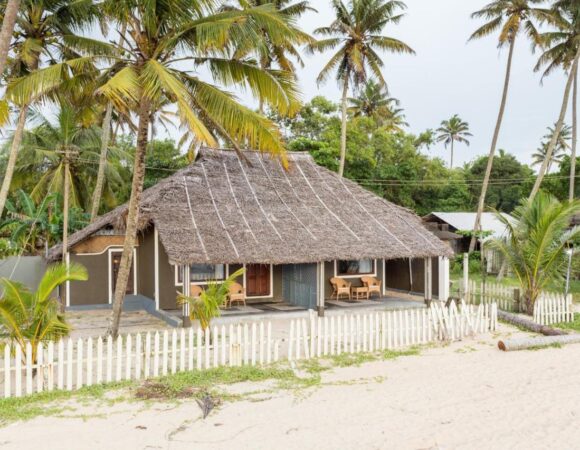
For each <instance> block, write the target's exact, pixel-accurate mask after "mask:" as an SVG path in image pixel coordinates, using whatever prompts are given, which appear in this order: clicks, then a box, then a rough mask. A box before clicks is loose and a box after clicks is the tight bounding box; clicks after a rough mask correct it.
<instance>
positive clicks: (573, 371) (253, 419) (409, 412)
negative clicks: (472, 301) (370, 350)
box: [0, 327, 580, 450]
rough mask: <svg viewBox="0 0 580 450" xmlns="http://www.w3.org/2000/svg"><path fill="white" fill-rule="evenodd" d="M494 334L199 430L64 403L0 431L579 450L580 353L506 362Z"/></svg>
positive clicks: (259, 389) (50, 442)
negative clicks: (57, 412)
mask: <svg viewBox="0 0 580 450" xmlns="http://www.w3.org/2000/svg"><path fill="white" fill-rule="evenodd" d="M499 334H501V335H503V336H506V335H507V334H513V335H517V334H518V333H517V332H515V331H514V330H512V329H508V328H506V327H503V328H502V330H501V333H499ZM497 336H498V334H496V335H495V336H494V337H492V336H479V337H476V338H475V339H473V340H465V341H463V342H456V343H454V344H452V345H449V346H444V347H436V348H429V349H425V350H423V351H422V352H421V354H420V355H418V356H405V357H400V358H398V359H396V360H390V361H380V362H370V363H366V364H363V365H361V366H359V367H347V368H334V369H332V370H331V371H326V372H322V374H321V376H322V380H321V383H320V384H319V385H316V386H314V387H311V388H308V389H301V390H298V391H296V390H292V391H287V390H279V389H278V390H273V391H271V390H270V389H269V387H271V383H263V384H257V383H253V384H252V383H244V384H238V385H232V386H228V387H227V388H226V389H227V390H228V391H229V392H231V393H237V394H244V393H246V394H248V393H250V392H252V393H251V394H248V395H245V396H244V397H243V399H242V400H238V401H229V402H225V403H224V404H223V405H221V406H220V407H219V408H218V409H217V410H214V411H213V412H212V413H211V414H210V415H209V417H207V418H206V419H205V420H204V419H202V418H201V416H200V408H199V407H198V405H197V404H196V403H195V401H193V400H186V401H183V402H181V403H179V404H176V403H168V404H164V403H143V402H121V403H116V404H114V405H112V406H110V405H104V404H92V403H89V404H71V405H69V406H71V408H70V410H67V411H66V412H65V413H63V414H62V415H61V416H52V417H38V418H35V419H33V420H31V421H28V422H19V423H13V424H10V425H8V426H6V427H4V428H2V429H0V448H2V449H19V450H25V449H37V448H39V446H41V447H42V448H43V449H59V450H68V449H71V450H73V449H75V450H77V449H99V448H107V449H111V450H113V449H123V450H128V449H234V448H235V449H251V450H258V449H265V450H266V449H268V450H269V449H273V448H278V449H301V450H304V449H315V448H316V449H416V450H418V449H506V448H509V449H548V448H558V449H564V448H566V449H572V448H580V345H570V346H567V347H564V348H549V349H546V350H538V351H523V352H516V353H503V352H500V351H499V350H497V348H496V343H497Z"/></svg>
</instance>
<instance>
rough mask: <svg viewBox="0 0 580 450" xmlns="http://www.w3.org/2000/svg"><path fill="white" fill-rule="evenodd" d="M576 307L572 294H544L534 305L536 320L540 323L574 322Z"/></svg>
mask: <svg viewBox="0 0 580 450" xmlns="http://www.w3.org/2000/svg"><path fill="white" fill-rule="evenodd" d="M573 320H574V309H573V307H572V295H571V294H568V296H566V295H564V294H542V295H541V296H540V298H538V299H537V300H536V304H535V305H534V322H536V323H538V324H540V325H551V324H553V323H561V322H572V321H573Z"/></svg>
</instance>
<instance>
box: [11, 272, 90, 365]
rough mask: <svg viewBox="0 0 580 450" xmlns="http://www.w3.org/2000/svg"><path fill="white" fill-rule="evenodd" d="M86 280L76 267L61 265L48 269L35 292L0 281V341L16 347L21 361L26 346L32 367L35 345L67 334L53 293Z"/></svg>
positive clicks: (18, 285)
mask: <svg viewBox="0 0 580 450" xmlns="http://www.w3.org/2000/svg"><path fill="white" fill-rule="evenodd" d="M87 279H88V275H87V270H86V269H85V268H84V267H83V266H81V265H80V264H76V263H74V264H70V265H69V266H68V267H67V266H65V265H64V264H54V265H52V266H50V267H48V269H46V272H45V273H44V275H43V277H42V279H41V280H40V283H39V285H38V288H37V289H36V291H35V292H31V291H30V289H28V288H27V287H26V286H24V285H22V284H21V283H17V282H15V281H11V280H9V279H7V278H0V286H1V287H2V296H1V297H0V337H2V338H3V339H6V340H7V341H9V342H10V343H12V344H15V345H18V346H19V347H20V348H21V349H22V357H23V360H26V351H27V350H26V349H27V343H28V342H30V344H31V347H32V355H31V359H32V362H33V363H35V362H36V353H37V349H38V344H40V343H45V342H48V341H58V340H59V339H61V338H63V337H64V336H67V335H68V334H69V332H70V327H69V326H68V325H67V323H66V322H65V318H64V315H63V314H61V313H60V305H59V302H58V300H57V299H56V298H55V297H53V292H55V290H56V289H57V287H58V286H60V285H62V284H63V283H65V282H67V281H85V280H87Z"/></svg>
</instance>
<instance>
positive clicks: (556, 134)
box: [530, 48, 580, 200]
mask: <svg viewBox="0 0 580 450" xmlns="http://www.w3.org/2000/svg"><path fill="white" fill-rule="evenodd" d="M578 58H580V48H579V49H578V51H577V52H576V57H575V58H574V64H573V65H572V68H571V69H570V74H569V75H568V81H567V82H566V88H565V89H564V99H563V100H562V107H561V108H560V117H558V122H557V123H556V129H555V130H554V134H553V135H552V139H550V143H549V144H548V150H547V151H546V158H545V159H544V161H543V162H542V166H541V167H540V171H539V172H538V177H537V178H536V182H535V183H534V187H533V189H532V193H531V194H530V200H533V199H534V197H535V196H536V194H537V193H538V191H539V190H540V186H541V185H542V181H543V179H544V176H545V175H546V170H547V168H548V164H549V162H550V160H551V159H552V153H553V152H554V148H555V147H556V144H557V143H558V138H559V137H560V132H561V131H562V127H563V126H564V119H566V111H567V110H568V102H569V101H570V91H571V90H572V84H573V81H574V77H575V76H576V70H577V69H578Z"/></svg>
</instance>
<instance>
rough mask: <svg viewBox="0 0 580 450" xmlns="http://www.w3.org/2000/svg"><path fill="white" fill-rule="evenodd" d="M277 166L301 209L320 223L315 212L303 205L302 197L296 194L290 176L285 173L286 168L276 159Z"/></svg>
mask: <svg viewBox="0 0 580 450" xmlns="http://www.w3.org/2000/svg"><path fill="white" fill-rule="evenodd" d="M278 168H279V169H280V172H281V173H282V175H284V179H285V180H286V182H287V183H288V186H290V190H291V191H292V193H293V194H294V196H295V197H296V199H297V200H298V201H299V202H300V206H301V207H302V208H303V210H304V211H306V212H307V213H308V214H309V215H310V217H312V218H313V219H314V220H315V221H316V222H318V223H320V218H319V217H318V216H317V215H316V214H314V212H312V209H311V208H308V207H307V206H306V205H305V203H304V199H303V198H302V197H301V196H300V195H298V192H296V188H295V187H294V185H293V184H292V181H290V178H289V177H288V175H287V174H286V170H285V169H284V167H283V166H282V163H281V162H280V161H278Z"/></svg>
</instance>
